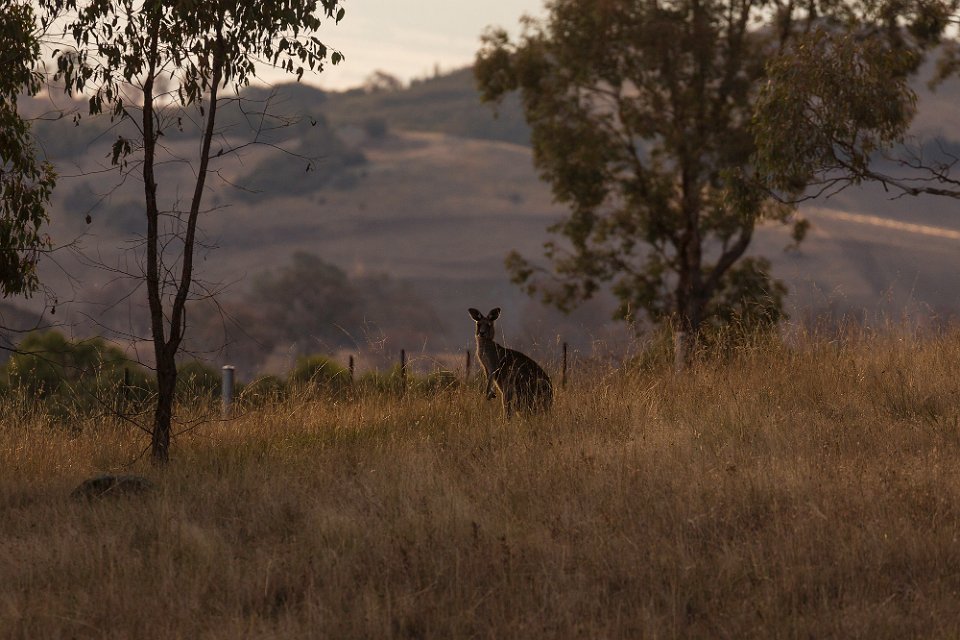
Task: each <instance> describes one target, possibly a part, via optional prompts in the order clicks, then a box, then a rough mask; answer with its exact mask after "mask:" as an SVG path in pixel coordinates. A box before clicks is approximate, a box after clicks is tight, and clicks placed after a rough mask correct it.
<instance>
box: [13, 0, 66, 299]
mask: <svg viewBox="0 0 960 640" xmlns="http://www.w3.org/2000/svg"><path fill="white" fill-rule="evenodd" d="M39 58H40V43H39V40H38V36H37V25H36V23H35V18H34V12H33V8H32V6H31V5H30V3H27V2H14V3H7V4H5V5H4V7H3V10H2V11H0V297H2V298H6V297H8V296H17V295H23V296H30V295H32V294H33V293H35V292H36V291H37V289H38V288H39V286H40V283H39V280H38V278H37V269H36V268H37V261H38V259H39V257H40V255H41V254H42V253H43V252H44V251H47V250H49V249H50V246H51V243H50V239H49V237H48V236H47V235H46V234H45V233H44V232H43V230H42V229H43V226H44V225H45V224H46V223H47V222H48V212H47V207H48V205H49V201H50V195H51V193H52V191H53V187H54V185H55V183H56V175H55V173H54V171H53V167H52V166H51V165H50V164H49V163H47V162H44V161H42V160H40V159H39V158H38V157H37V149H36V146H35V144H34V141H33V138H32V136H31V133H30V123H29V122H28V121H27V120H25V119H24V118H23V117H21V115H20V113H19V111H18V110H17V98H18V96H20V95H22V94H26V95H36V94H37V93H38V92H39V91H40V89H41V88H42V87H43V86H44V78H43V76H42V75H41V74H40V73H39V71H37V70H36V68H35V66H36V63H37V61H38V60H39Z"/></svg>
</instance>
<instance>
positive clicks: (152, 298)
mask: <svg viewBox="0 0 960 640" xmlns="http://www.w3.org/2000/svg"><path fill="white" fill-rule="evenodd" d="M154 12H155V13H154V16H153V22H152V24H151V29H150V34H149V38H150V52H149V61H148V71H147V77H146V81H145V82H144V84H143V189H144V194H145V196H146V215H147V272H146V275H145V277H146V281H147V300H148V302H149V305H150V330H151V334H152V337H153V353H154V359H155V360H156V365H157V405H156V409H155V411H154V418H153V430H152V437H151V443H150V450H151V458H152V459H153V462H154V464H166V462H167V461H168V460H169V450H170V423H171V420H172V413H173V387H174V386H175V385H176V380H177V369H176V364H175V363H172V362H171V358H168V357H167V348H166V332H165V327H164V319H163V298H162V295H163V291H162V283H161V281H160V279H161V274H160V246H159V245H160V240H159V238H160V229H159V227H160V208H159V206H158V205H157V180H156V176H155V175H154V164H155V158H156V144H157V134H156V131H155V127H154V111H153V106H154V104H153V101H154V95H153V87H154V80H155V79H156V70H157V39H158V32H159V29H160V15H159V13H158V12H157V11H156V9H154ZM171 365H172V366H171Z"/></svg>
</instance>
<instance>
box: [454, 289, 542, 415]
mask: <svg viewBox="0 0 960 640" xmlns="http://www.w3.org/2000/svg"><path fill="white" fill-rule="evenodd" d="M469 311H470V317H471V318H473V319H474V321H476V323H477V359H478V360H480V364H481V365H482V366H483V372H484V373H485V374H486V376H487V387H486V391H485V396H486V397H487V399H490V398H494V397H496V394H495V393H494V391H493V388H494V386H496V387H497V389H499V390H500V398H501V401H502V402H503V411H504V413H505V414H506V416H507V417H508V418H509V417H510V416H512V415H513V413H514V412H516V411H528V412H531V413H532V412H540V411H546V410H547V409H549V408H550V405H551V404H552V403H553V386H552V385H551V384H550V377H549V376H547V374H546V372H545V371H544V370H543V369H542V368H540V365H538V364H537V363H536V362H534V361H533V360H532V359H530V358H529V357H527V356H526V355H524V354H522V353H520V352H519V351H514V350H513V349H507V348H506V347H504V346H502V345H499V344H497V343H496V342H494V341H493V337H494V332H495V330H494V326H493V323H494V321H496V319H497V318H498V317H500V309H499V308H497V309H494V310H493V311H491V312H490V313H489V314H488V315H486V316H484V315H483V314H482V313H480V312H479V311H477V310H476V309H470V310H469Z"/></svg>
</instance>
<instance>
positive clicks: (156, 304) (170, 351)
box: [143, 18, 224, 465]
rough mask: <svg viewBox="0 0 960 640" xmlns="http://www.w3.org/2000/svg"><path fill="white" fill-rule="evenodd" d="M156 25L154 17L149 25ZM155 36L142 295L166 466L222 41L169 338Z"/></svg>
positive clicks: (158, 437) (147, 87)
mask: <svg viewBox="0 0 960 640" xmlns="http://www.w3.org/2000/svg"><path fill="white" fill-rule="evenodd" d="M154 25H155V29H156V28H159V18H158V20H157V21H156V22H155V23H154ZM156 36H157V32H156V30H154V31H153V32H152V33H151V38H152V40H151V51H150V54H151V57H150V67H149V72H148V74H147V80H146V82H145V83H144V87H143V101H144V105H143V137H144V168H143V177H144V180H143V182H144V189H145V192H146V203H147V274H146V280H147V297H148V298H149V301H150V319H151V330H152V334H153V347H154V349H153V351H154V355H155V358H156V363H157V405H156V409H155V411H154V417H153V432H152V437H151V456H152V459H153V462H154V464H160V465H162V464H166V463H167V462H168V461H169V459H170V435H171V426H172V424H173V403H174V399H175V395H176V387H177V361H176V356H177V351H178V350H179V349H180V343H181V342H182V340H183V334H184V329H185V325H186V303H187V299H188V297H189V294H190V286H191V285H192V283H193V254H194V246H195V244H196V231H197V220H198V218H199V215H200V204H201V201H202V198H203V190H204V185H205V183H206V177H207V169H208V167H209V164H210V144H211V140H212V138H213V131H214V127H215V125H216V114H217V99H218V91H219V88H220V81H221V79H222V76H223V64H224V53H223V47H222V40H220V41H218V44H219V45H220V46H219V47H218V49H217V50H216V51H215V52H214V54H213V67H212V72H211V80H210V98H209V99H210V104H209V107H208V109H207V119H206V123H205V126H204V132H203V141H202V146H201V151H200V166H199V170H198V173H197V183H196V186H195V189H194V195H193V198H192V200H191V203H190V211H189V214H188V217H187V229H186V232H185V234H184V239H183V255H182V261H181V272H180V279H179V282H178V283H177V289H176V294H175V295H174V298H173V302H172V305H171V308H170V321H169V329H170V332H169V337H168V336H167V335H166V331H165V329H166V327H165V325H164V322H165V321H164V314H163V285H164V283H163V282H161V278H162V277H163V275H162V273H161V271H162V268H161V264H160V262H161V260H160V258H161V256H160V247H159V218H160V210H159V207H158V205H157V184H156V178H155V176H154V162H155V152H156V141H157V136H156V134H155V130H154V121H153V119H154V104H153V100H154V95H153V87H154V79H155V77H156V53H157V50H156V42H157V40H156Z"/></svg>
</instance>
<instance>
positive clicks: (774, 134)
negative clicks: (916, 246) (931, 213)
mask: <svg viewBox="0 0 960 640" xmlns="http://www.w3.org/2000/svg"><path fill="white" fill-rule="evenodd" d="M958 8H960V2H957V0H863V1H862V2H858V3H854V4H853V5H852V6H851V7H850V8H849V10H848V11H847V12H846V13H845V14H844V15H843V16H842V19H840V18H837V19H833V20H819V21H818V22H817V23H816V24H814V25H812V27H811V28H810V29H809V30H807V31H806V32H805V33H803V34H802V35H801V36H800V37H798V38H796V39H795V40H794V41H793V42H790V43H789V44H788V46H784V47H783V48H781V50H780V51H778V54H777V55H776V56H774V57H773V58H771V60H770V61H769V62H768V64H767V74H768V80H767V82H766V84H765V85H764V86H763V88H762V91H761V92H760V95H759V98H758V100H757V104H756V112H755V116H754V121H755V132H756V139H757V155H756V162H757V165H758V167H759V168H760V170H761V171H762V172H763V173H764V174H765V178H766V180H767V182H768V184H770V186H771V187H772V188H775V189H777V190H778V191H779V193H780V195H781V197H783V198H785V199H807V198H814V197H818V196H820V195H823V194H831V193H835V192H836V191H838V190H841V189H843V188H846V187H847V186H850V185H853V184H859V183H861V182H864V181H872V182H877V183H880V184H882V185H883V186H884V188H885V189H887V190H888V192H890V193H891V195H892V196H899V195H920V194H928V195H937V196H945V197H950V198H960V177H958V176H957V175H956V174H955V173H953V169H954V166H955V165H956V163H957V161H958V158H957V156H956V154H955V153H951V152H950V150H949V149H944V148H942V147H941V148H938V146H939V145H937V144H929V141H928V143H927V144H926V145H925V146H926V148H923V146H921V147H920V148H917V147H915V146H914V145H913V144H912V143H911V142H910V141H909V140H908V137H909V136H908V131H909V128H910V125H911V124H912V122H913V120H914V117H915V115H916V113H917V95H916V92H915V91H914V89H913V85H912V83H913V82H915V81H917V80H921V78H918V73H919V72H920V70H921V69H922V67H921V65H922V63H923V62H924V60H925V59H927V58H928V57H929V56H930V55H931V54H932V55H934V56H935V57H936V58H937V64H936V65H934V66H933V67H932V70H933V73H932V75H931V77H930V78H928V79H927V80H928V81H929V82H930V84H931V86H934V87H935V86H936V85H938V84H939V83H940V82H942V81H944V80H945V79H947V78H949V77H950V76H953V75H955V74H956V72H957V69H958V67H960V43H958V41H957V40H956V38H955V32H954V33H953V34H951V28H952V29H956V27H957V26H958V25H960V15H958Z"/></svg>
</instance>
